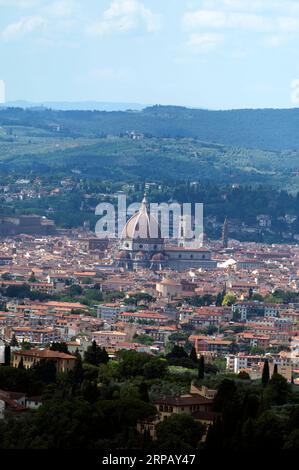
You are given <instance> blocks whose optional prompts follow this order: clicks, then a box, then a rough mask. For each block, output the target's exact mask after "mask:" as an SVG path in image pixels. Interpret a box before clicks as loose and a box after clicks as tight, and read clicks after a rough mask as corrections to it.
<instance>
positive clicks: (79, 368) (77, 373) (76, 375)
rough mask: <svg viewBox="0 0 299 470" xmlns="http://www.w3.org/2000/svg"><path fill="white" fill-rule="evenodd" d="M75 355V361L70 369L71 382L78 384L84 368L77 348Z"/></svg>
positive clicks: (80, 382)
mask: <svg viewBox="0 0 299 470" xmlns="http://www.w3.org/2000/svg"><path fill="white" fill-rule="evenodd" d="M75 357H76V361H75V365H74V369H73V371H72V376H73V382H74V385H76V386H80V385H81V384H82V382H83V378H84V370H83V365H82V359H81V356H80V354H79V352H78V350H77V351H76V353H75Z"/></svg>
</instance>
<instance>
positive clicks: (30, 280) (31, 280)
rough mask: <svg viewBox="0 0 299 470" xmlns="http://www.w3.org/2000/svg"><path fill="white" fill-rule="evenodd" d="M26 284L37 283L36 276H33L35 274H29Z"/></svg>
mask: <svg viewBox="0 0 299 470" xmlns="http://www.w3.org/2000/svg"><path fill="white" fill-rule="evenodd" d="M28 282H37V279H36V276H35V273H34V271H32V272H31V274H30V276H29V278H28Z"/></svg>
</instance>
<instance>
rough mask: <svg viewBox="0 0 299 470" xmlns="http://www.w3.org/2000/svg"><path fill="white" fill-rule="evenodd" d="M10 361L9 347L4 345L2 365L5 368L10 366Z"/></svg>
mask: <svg viewBox="0 0 299 470" xmlns="http://www.w3.org/2000/svg"><path fill="white" fill-rule="evenodd" d="M10 359H11V354H10V346H8V345H6V346H5V348H4V364H5V365H6V366H10Z"/></svg>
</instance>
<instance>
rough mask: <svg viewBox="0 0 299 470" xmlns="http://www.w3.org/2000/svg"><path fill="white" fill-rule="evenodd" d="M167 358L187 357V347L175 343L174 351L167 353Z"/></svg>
mask: <svg viewBox="0 0 299 470" xmlns="http://www.w3.org/2000/svg"><path fill="white" fill-rule="evenodd" d="M166 357H167V358H177V359H181V358H185V357H186V358H187V357H188V354H187V353H186V351H185V349H184V348H182V346H178V345H177V344H175V345H174V346H173V348H172V351H171V352H170V353H168V354H167V355H166Z"/></svg>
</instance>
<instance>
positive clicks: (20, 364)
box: [18, 357, 24, 369]
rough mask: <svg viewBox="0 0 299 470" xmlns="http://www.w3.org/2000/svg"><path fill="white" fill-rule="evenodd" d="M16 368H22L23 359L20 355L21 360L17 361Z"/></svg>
mask: <svg viewBox="0 0 299 470" xmlns="http://www.w3.org/2000/svg"><path fill="white" fill-rule="evenodd" d="M18 369H24V361H23V358H22V357H21V360H20V361H19V364H18Z"/></svg>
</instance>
